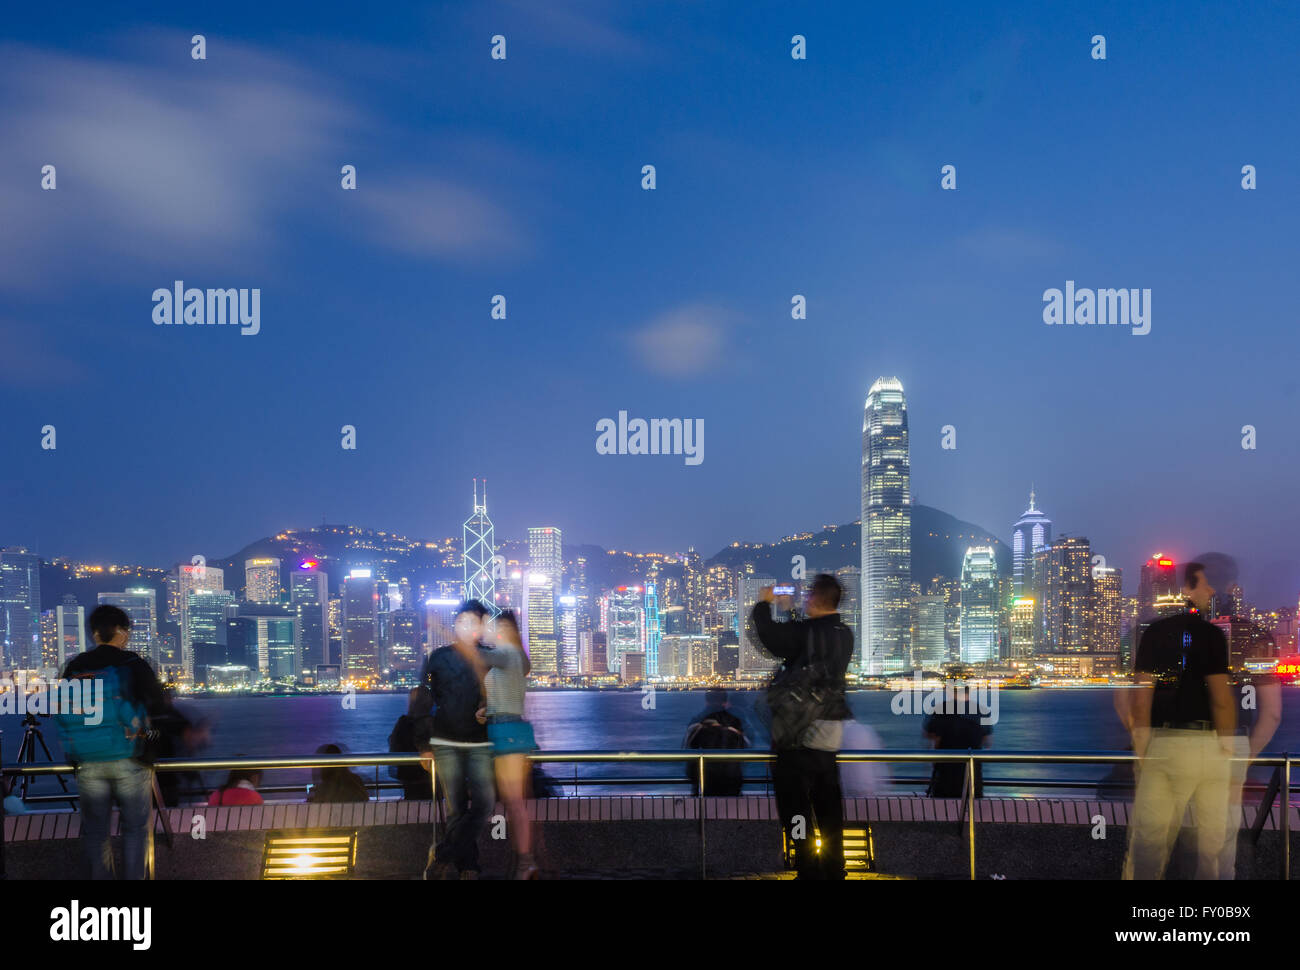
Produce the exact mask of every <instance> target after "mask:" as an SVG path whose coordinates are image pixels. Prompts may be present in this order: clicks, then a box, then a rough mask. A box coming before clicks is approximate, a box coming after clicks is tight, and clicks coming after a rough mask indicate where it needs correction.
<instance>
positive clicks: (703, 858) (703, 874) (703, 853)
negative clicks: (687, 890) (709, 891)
mask: <svg viewBox="0 0 1300 970" xmlns="http://www.w3.org/2000/svg"><path fill="white" fill-rule="evenodd" d="M696 804H697V805H698V806H699V809H698V810H699V813H700V878H701V879H708V878H709V863H708V845H707V843H706V842H705V838H704V752H703V751H701V752H700V794H699V796H698V797H697V799H696Z"/></svg>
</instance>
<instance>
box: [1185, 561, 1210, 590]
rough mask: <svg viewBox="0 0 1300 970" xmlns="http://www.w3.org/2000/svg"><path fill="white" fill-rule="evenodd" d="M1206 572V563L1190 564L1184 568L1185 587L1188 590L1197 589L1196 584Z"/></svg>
mask: <svg viewBox="0 0 1300 970" xmlns="http://www.w3.org/2000/svg"><path fill="white" fill-rule="evenodd" d="M1204 571H1205V563H1203V562H1189V563H1188V564H1187V565H1186V566H1184V567H1183V585H1184V586H1186V587H1187V588H1188V589H1196V584H1197V583H1199V582H1200V580H1201V575H1200V574H1201V573H1202V572H1204Z"/></svg>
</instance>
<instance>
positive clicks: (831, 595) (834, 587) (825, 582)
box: [809, 573, 844, 610]
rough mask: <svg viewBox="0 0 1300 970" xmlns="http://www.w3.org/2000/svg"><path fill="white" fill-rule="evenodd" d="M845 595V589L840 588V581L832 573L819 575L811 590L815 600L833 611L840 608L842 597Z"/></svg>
mask: <svg viewBox="0 0 1300 970" xmlns="http://www.w3.org/2000/svg"><path fill="white" fill-rule="evenodd" d="M843 593H844V588H843V587H842V586H840V581H839V580H838V579H836V578H835V577H834V576H832V575H831V574H830V573H818V574H817V575H816V577H814V579H813V581H812V587H811V589H810V590H809V594H810V595H811V596H812V598H813V599H815V600H816V601H817V602H819V603H821V604H823V605H825V606H827V607H829V608H830V609H832V610H837V609H839V608H840V596H842V595H843Z"/></svg>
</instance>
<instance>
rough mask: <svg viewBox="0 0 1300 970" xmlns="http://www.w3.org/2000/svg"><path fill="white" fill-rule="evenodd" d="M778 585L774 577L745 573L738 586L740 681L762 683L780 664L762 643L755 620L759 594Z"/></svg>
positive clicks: (739, 579) (741, 574) (738, 673)
mask: <svg viewBox="0 0 1300 970" xmlns="http://www.w3.org/2000/svg"><path fill="white" fill-rule="evenodd" d="M775 582H776V581H775V580H774V579H773V578H772V577H771V576H764V575H761V574H759V575H756V574H754V573H752V572H744V571H742V572H741V573H740V574H739V578H738V580H737V583H736V598H737V599H738V600H739V601H740V616H739V621H740V668H739V670H737V672H736V677H737V679H739V680H760V679H762V678H763V677H766V676H767V675H768V674H769V673H771V671H772V669H773V668H774V667H775V666H776V665H777V663H778V661H777V660H776V659H775V658H774V657H773V656H772V655H771V654H770V653H768V652H767V651H766V650H765V649H764V648H763V645H762V644H761V643H760V642H759V639H758V634H757V632H756V631H755V630H754V621H753V619H752V616H753V613H754V604H755V603H757V602H758V595H759V593H760V592H762V590H763V587H765V586H772V585H773V584H774V583H775Z"/></svg>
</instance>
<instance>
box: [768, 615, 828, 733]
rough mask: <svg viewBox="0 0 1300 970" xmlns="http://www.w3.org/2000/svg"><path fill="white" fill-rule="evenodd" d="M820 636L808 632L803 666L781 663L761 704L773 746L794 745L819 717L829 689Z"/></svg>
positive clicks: (822, 711)
mask: <svg viewBox="0 0 1300 970" xmlns="http://www.w3.org/2000/svg"><path fill="white" fill-rule="evenodd" d="M819 646H820V640H819V638H817V637H815V636H813V631H812V630H809V631H808V651H807V654H808V658H807V662H806V663H805V664H803V665H802V666H798V667H792V666H791V665H790V664H789V662H787V663H784V664H782V665H781V667H780V668H779V669H778V670H777V672H776V673H775V674H774V675H773V676H772V680H771V683H769V684H768V687H767V696H766V698H765V700H764V704H763V706H764V707H765V708H766V711H765V719H766V720H767V721H768V724H769V728H770V730H771V733H772V747H773V748H797V747H799V745H800V743H801V742H802V741H803V737H804V735H805V734H806V733H807V732H808V729H809V728H810V727H812V724H813V721H819V720H821V719H822V715H823V713H824V711H825V709H826V706H827V702H828V701H829V700H830V698H831V693H832V692H831V691H830V689H829V688H827V687H826V671H825V663H824V660H823V658H822V656H821V651H820V650H819V649H817V648H818V647H819Z"/></svg>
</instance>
